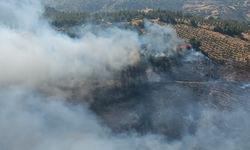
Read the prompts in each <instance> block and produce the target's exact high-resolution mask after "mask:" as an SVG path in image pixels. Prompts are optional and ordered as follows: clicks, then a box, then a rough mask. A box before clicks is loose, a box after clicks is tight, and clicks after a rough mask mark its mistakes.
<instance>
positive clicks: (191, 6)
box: [44, 0, 250, 20]
mask: <svg viewBox="0 0 250 150" xmlns="http://www.w3.org/2000/svg"><path fill="white" fill-rule="evenodd" d="M44 2H45V3H46V4H47V6H51V7H54V8H57V9H59V10H64V11H80V12H100V11H120V10H142V9H146V8H152V9H163V10H175V11H184V12H188V13H192V14H196V15H197V14H199V15H203V16H205V17H210V16H212V17H216V18H217V17H220V18H223V19H235V20H250V2H249V1H248V0H237V1H227V0H208V1H204V0H167V1H166V0H70V1H69V0H45V1H44Z"/></svg>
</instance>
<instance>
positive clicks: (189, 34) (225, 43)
mask: <svg viewBox="0 0 250 150" xmlns="http://www.w3.org/2000/svg"><path fill="white" fill-rule="evenodd" d="M175 28H176V31H177V34H178V35H179V36H180V37H181V38H184V39H186V40H189V39H192V38H196V39H197V40H200V41H201V50H202V51H203V52H204V53H205V54H206V55H208V57H210V58H212V59H214V60H217V61H225V62H229V61H233V62H237V63H248V64H249V63H250V43H249V42H247V41H244V40H241V39H239V38H233V37H229V36H225V35H223V34H220V33H217V32H213V31H210V30H207V29H203V28H194V27H191V26H188V25H183V24H178V25H176V26H175Z"/></svg>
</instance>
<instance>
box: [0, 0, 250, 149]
mask: <svg viewBox="0 0 250 150" xmlns="http://www.w3.org/2000/svg"><path fill="white" fill-rule="evenodd" d="M42 13H43V6H42V4H41V3H40V2H39V1H34V0H1V1H0V43H1V44H0V69H1V73H0V150H85V149H89V150H117V149H120V150H145V149H147V150H166V149H169V150H182V149H188V150H193V149H201V150H203V149H204V150H206V149H207V150H210V149H215V150H221V149H229V150H236V149H237V150H238V149H242V150H243V149H244V150H245V149H250V144H249V142H248V141H249V140H250V136H249V135H250V134H249V133H250V120H249V115H250V113H249V103H248V100H249V95H241V97H240V98H239V100H242V102H243V101H244V102H246V104H244V105H242V106H239V107H237V108H235V109H233V110H225V111H221V110H218V109H215V108H212V107H206V106H203V105H202V104H198V105H193V106H192V104H193V101H192V100H190V99H192V96H191V95H190V94H189V91H185V89H178V88H176V90H175V88H172V89H171V90H170V89H166V88H164V89H162V91H160V92H159V93H156V95H157V96H155V95H152V97H151V98H152V99H154V102H155V103H153V105H152V107H156V109H153V110H155V112H152V113H151V115H153V116H152V118H154V119H155V122H154V124H153V125H154V126H155V127H156V128H159V131H161V127H162V126H161V125H163V126H164V125H166V124H167V125H168V124H171V123H172V120H173V118H174V120H175V121H177V122H176V124H175V123H174V125H179V126H181V127H183V128H186V126H187V124H188V123H190V122H191V124H195V126H196V132H194V133H192V134H191V133H189V132H183V133H182V135H181V138H179V139H178V140H175V141H171V140H168V139H167V138H165V137H164V136H163V135H162V134H161V133H157V134H153V133H146V134H145V135H140V134H138V133H137V132H132V133H131V132H130V133H123V134H114V133H113V131H112V130H111V129H110V128H108V127H107V126H106V125H104V124H103V122H102V121H100V118H99V117H98V116H97V115H95V114H94V113H93V112H92V111H91V110H90V109H89V107H88V106H85V105H84V104H81V105H80V104H71V103H69V102H67V101H66V99H67V96H64V94H65V93H64V91H63V90H62V91H60V92H59V94H58V93H54V92H55V91H57V87H60V86H63V87H69V88H70V87H74V86H78V84H87V86H84V87H83V90H86V91H87V89H88V88H89V87H88V86H91V84H92V82H93V81H96V80H98V81H100V82H105V81H107V80H109V79H112V78H113V73H115V72H116V71H121V70H122V69H123V68H124V67H126V66H129V65H134V64H136V63H137V62H138V61H139V60H140V56H139V52H140V50H141V47H143V46H145V45H146V47H147V48H148V49H150V50H155V51H157V53H158V52H160V53H161V52H163V53H165V54H166V55H172V53H174V50H175V47H176V46H177V45H178V41H179V40H178V38H177V36H176V34H175V33H174V31H173V30H172V29H169V28H166V27H160V26H158V25H156V26H154V25H152V24H150V25H148V26H149V27H148V32H149V33H148V34H146V36H145V37H143V38H141V37H139V36H138V35H137V33H135V32H132V31H128V30H122V29H118V28H110V29H106V30H104V31H101V32H98V33H97V34H96V33H92V32H91V31H89V32H84V33H83V34H82V35H81V38H78V39H72V38H70V37H68V36H67V35H65V34H62V33H59V32H57V31H55V30H54V29H53V28H52V27H50V25H49V24H48V23H47V22H46V20H43V19H42ZM160 33H162V34H160ZM158 36H159V37H158ZM165 36H166V37H165ZM164 37H165V39H164ZM162 38H163V40H161V39H162ZM150 39H152V40H150ZM153 39H154V40H153ZM167 42H169V43H167ZM168 50H169V51H168ZM168 52H170V53H168ZM89 82H90V83H89ZM40 88H42V89H43V90H44V89H47V90H48V91H49V92H50V93H52V94H50V95H47V94H44V93H43V92H40ZM166 90H167V91H171V93H174V92H176V91H181V92H183V93H185V92H186V93H185V94H184V95H185V96H186V97H185V99H186V100H187V101H186V102H185V103H184V104H187V106H182V105H181V104H182V102H181V101H179V100H178V99H176V101H174V100H171V101H168V100H165V98H164V93H166ZM66 95H67V94H66ZM148 98H149V97H148ZM175 102H176V103H175ZM188 102H190V103H188ZM145 103H146V101H145ZM172 103H175V105H171V104H172ZM194 106H197V107H194ZM103 107H106V106H103ZM193 109H197V111H198V113H199V116H200V117H199V118H200V119H195V118H193V116H192V115H190V116H189V115H183V116H184V121H182V120H181V119H179V118H178V117H180V118H181V117H182V114H184V113H186V112H185V111H193ZM182 110H185V111H182ZM180 112H181V113H180ZM116 113H117V114H118V113H119V111H117V112H116ZM187 114H188V113H187ZM148 116H149V115H148ZM125 121H126V120H124V122H125ZM187 122H188V123H187ZM186 123H187V124H186ZM169 127H171V126H169ZM176 127H177V128H178V126H176ZM163 130H164V129H163Z"/></svg>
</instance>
